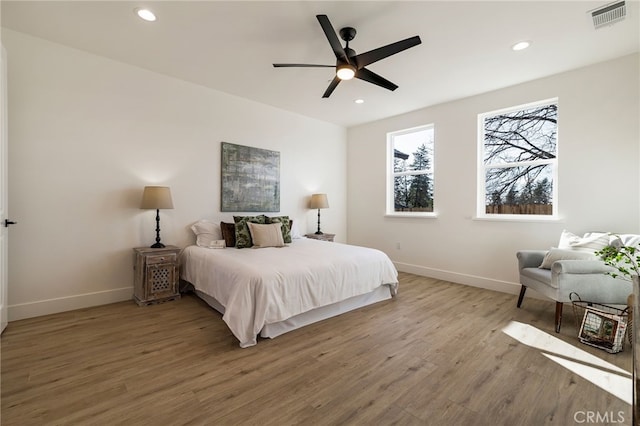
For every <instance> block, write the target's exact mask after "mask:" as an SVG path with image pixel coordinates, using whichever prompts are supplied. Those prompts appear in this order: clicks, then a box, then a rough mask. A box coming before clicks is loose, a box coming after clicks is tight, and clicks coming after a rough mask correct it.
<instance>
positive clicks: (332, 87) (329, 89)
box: [322, 76, 340, 98]
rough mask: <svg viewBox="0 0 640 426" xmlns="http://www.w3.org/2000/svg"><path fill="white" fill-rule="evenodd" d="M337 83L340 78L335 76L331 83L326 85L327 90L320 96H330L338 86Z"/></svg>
mask: <svg viewBox="0 0 640 426" xmlns="http://www.w3.org/2000/svg"><path fill="white" fill-rule="evenodd" d="M338 83H340V79H339V78H338V77H337V76H336V77H333V80H331V83H329V87H327V90H325V91H324V95H322V97H323V98H328V97H329V96H331V94H332V93H333V91H334V90H335V89H336V87H338Z"/></svg>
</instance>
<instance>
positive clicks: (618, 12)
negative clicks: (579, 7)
mask: <svg viewBox="0 0 640 426" xmlns="http://www.w3.org/2000/svg"><path fill="white" fill-rule="evenodd" d="M625 16H627V7H626V6H625V4H624V1H618V2H615V3H609V4H607V5H605V6H602V7H599V8H598V9H595V10H592V11H591V17H592V18H593V26H594V28H595V29H596V30H597V29H598V28H602V27H605V26H607V25H613V24H615V23H616V22H618V21H621V20H623V19H624V17H625Z"/></svg>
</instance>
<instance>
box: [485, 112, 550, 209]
mask: <svg viewBox="0 0 640 426" xmlns="http://www.w3.org/2000/svg"><path fill="white" fill-rule="evenodd" d="M478 127H479V150H478V153H479V155H478V157H479V167H478V184H479V188H478V211H477V215H478V217H502V218H509V217H513V218H523V217H527V216H528V217H535V218H544V219H554V218H556V217H557V204H558V203H557V190H556V188H557V168H558V159H557V153H558V100H557V99H551V100H546V101H541V102H536V103H532V104H527V105H521V106H517V107H513V108H508V109H504V110H500V111H493V112H488V113H485V114H480V115H479V116H478Z"/></svg>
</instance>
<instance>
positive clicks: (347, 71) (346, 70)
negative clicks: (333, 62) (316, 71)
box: [336, 64, 356, 80]
mask: <svg viewBox="0 0 640 426" xmlns="http://www.w3.org/2000/svg"><path fill="white" fill-rule="evenodd" d="M336 75H337V76H338V78H339V79H340V80H351V79H352V78H353V77H354V76H355V75H356V68H355V67H354V66H353V65H350V64H344V65H339V66H338V69H337V70H336Z"/></svg>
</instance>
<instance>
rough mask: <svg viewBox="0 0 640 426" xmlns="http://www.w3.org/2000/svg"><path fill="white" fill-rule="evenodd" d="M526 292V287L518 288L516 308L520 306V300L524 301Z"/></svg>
mask: <svg viewBox="0 0 640 426" xmlns="http://www.w3.org/2000/svg"><path fill="white" fill-rule="evenodd" d="M526 291H527V286H524V285H523V286H522V288H520V296H518V305H517V306H518V308H519V307H520V305H522V299H524V293H525V292H526Z"/></svg>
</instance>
